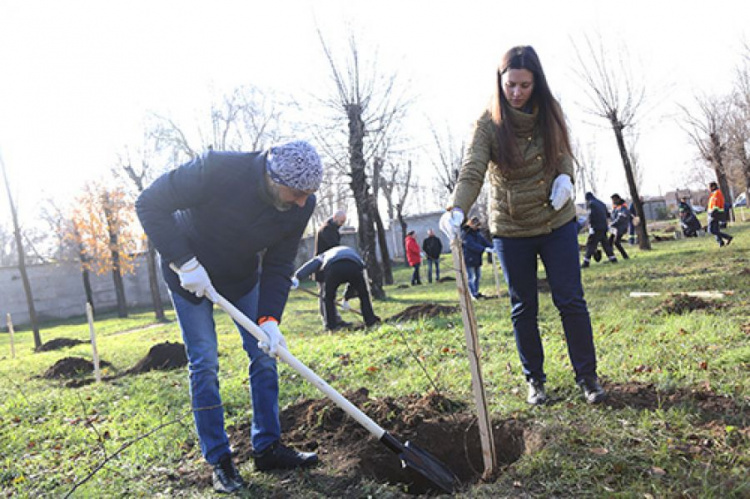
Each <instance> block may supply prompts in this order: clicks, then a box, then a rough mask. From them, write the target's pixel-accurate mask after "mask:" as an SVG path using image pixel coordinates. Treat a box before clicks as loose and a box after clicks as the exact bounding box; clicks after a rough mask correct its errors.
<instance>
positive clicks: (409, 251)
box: [404, 230, 422, 286]
mask: <svg viewBox="0 0 750 499" xmlns="http://www.w3.org/2000/svg"><path fill="white" fill-rule="evenodd" d="M404 242H405V244H406V261H407V262H408V263H409V267H413V268H414V273H413V274H412V275H411V285H412V286H416V285H419V284H422V279H420V278H419V265H420V264H421V263H422V255H421V254H420V250H419V243H418V242H417V240H416V238H415V237H414V231H413V230H410V231H409V232H407V233H406V239H404Z"/></svg>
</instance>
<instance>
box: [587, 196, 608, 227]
mask: <svg viewBox="0 0 750 499" xmlns="http://www.w3.org/2000/svg"><path fill="white" fill-rule="evenodd" d="M586 205H587V206H588V209H589V226H590V227H591V228H592V229H594V230H601V231H605V232H606V231H607V227H608V226H607V220H608V219H609V211H608V210H607V206H606V205H605V204H604V203H603V202H601V201H599V200H598V199H596V197H594V195H593V194H591V193H590V192H589V193H586Z"/></svg>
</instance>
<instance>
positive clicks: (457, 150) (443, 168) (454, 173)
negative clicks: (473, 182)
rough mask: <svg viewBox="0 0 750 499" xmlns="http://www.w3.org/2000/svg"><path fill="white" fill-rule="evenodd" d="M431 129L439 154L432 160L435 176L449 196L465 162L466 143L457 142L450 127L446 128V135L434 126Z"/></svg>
mask: <svg viewBox="0 0 750 499" xmlns="http://www.w3.org/2000/svg"><path fill="white" fill-rule="evenodd" d="M430 128H431V131H432V138H433V140H434V142H435V152H436V154H437V158H434V157H433V160H432V164H433V165H434V166H435V175H436V177H437V180H438V182H439V183H440V185H441V186H443V187H444V188H445V190H446V191H447V192H448V194H451V193H452V192H453V190H454V189H455V187H456V183H457V182H458V174H459V172H460V171H461V165H462V164H463V162H464V143H463V142H462V143H460V144H459V143H457V142H456V140H455V139H454V137H453V133H452V132H451V129H450V127H447V128H446V131H445V134H440V133H439V132H438V131H437V129H436V128H435V127H434V126H431V127H430Z"/></svg>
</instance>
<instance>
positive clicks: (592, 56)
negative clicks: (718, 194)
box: [574, 36, 651, 249]
mask: <svg viewBox="0 0 750 499" xmlns="http://www.w3.org/2000/svg"><path fill="white" fill-rule="evenodd" d="M574 48H575V52H576V57H577V59H578V63H579V64H578V66H577V67H578V68H579V69H577V70H576V74H577V75H578V76H579V78H580V79H581V82H582V86H583V88H584V91H585V92H586V96H587V97H588V99H589V101H590V102H591V107H589V108H588V109H586V111H587V112H588V113H590V114H593V115H595V116H599V117H601V118H604V119H606V120H607V121H608V122H609V125H610V127H611V128H612V131H613V132H614V134H615V139H616V141H617V148H618V150H619V152H620V158H621V159H622V166H623V168H624V169H625V177H626V178H627V181H628V188H629V190H630V197H631V198H632V200H633V204H634V205H635V209H636V213H637V214H638V216H639V217H640V219H641V223H640V224H638V226H637V227H636V230H637V232H638V244H639V247H640V248H641V249H651V243H650V241H649V240H648V230H647V227H646V217H645V216H644V211H643V203H642V202H641V196H640V194H639V193H638V185H637V183H636V178H635V174H634V172H633V165H632V162H631V158H630V155H629V154H628V149H627V147H626V145H625V138H624V135H623V131H624V130H625V129H626V128H628V127H634V126H635V122H636V116H637V114H638V112H639V109H640V107H641V105H642V104H643V99H644V96H645V85H644V83H643V80H642V79H641V78H638V79H635V78H633V76H632V74H631V71H630V69H629V67H628V64H627V61H626V52H625V51H624V50H621V52H620V57H619V61H618V62H619V64H618V66H617V68H616V69H613V68H612V67H611V66H610V60H611V58H610V57H609V56H608V55H607V54H606V53H605V50H604V46H603V44H602V42H601V38H600V39H599V43H598V45H597V46H595V45H594V44H593V43H592V42H591V40H590V38H589V37H588V36H587V37H585V53H583V52H582V50H580V49H579V48H578V46H577V45H575V44H574Z"/></svg>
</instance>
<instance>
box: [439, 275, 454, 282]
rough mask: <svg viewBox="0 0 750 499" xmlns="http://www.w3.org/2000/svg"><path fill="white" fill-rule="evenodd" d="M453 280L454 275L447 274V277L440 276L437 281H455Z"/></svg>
mask: <svg viewBox="0 0 750 499" xmlns="http://www.w3.org/2000/svg"><path fill="white" fill-rule="evenodd" d="M455 280H456V278H455V277H450V276H447V277H441V278H440V279H438V280H437V282H450V281H455Z"/></svg>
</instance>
